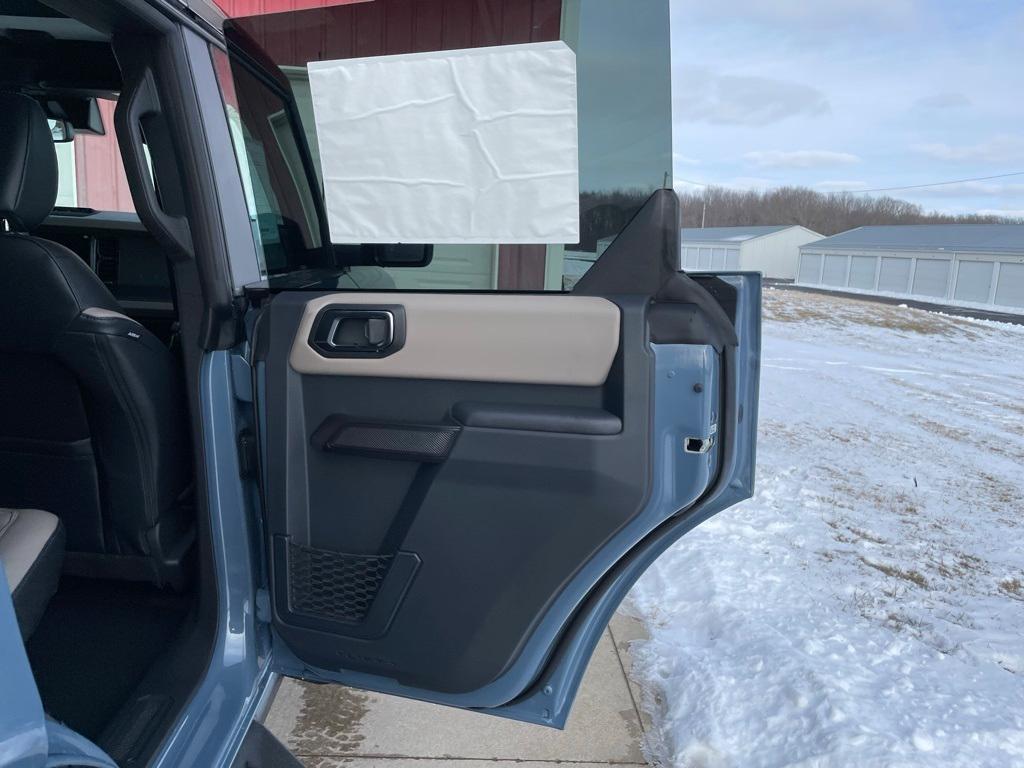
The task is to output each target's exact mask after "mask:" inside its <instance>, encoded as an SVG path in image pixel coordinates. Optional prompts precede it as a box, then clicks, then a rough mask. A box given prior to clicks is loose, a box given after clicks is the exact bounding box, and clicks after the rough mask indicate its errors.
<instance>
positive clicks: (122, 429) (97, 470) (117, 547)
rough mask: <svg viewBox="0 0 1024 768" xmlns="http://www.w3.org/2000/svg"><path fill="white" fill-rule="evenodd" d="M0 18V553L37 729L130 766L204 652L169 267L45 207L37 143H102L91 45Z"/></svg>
mask: <svg viewBox="0 0 1024 768" xmlns="http://www.w3.org/2000/svg"><path fill="white" fill-rule="evenodd" d="M4 7H5V9H9V10H5V11H4V12H3V13H4V15H2V16H0V60H2V61H3V66H2V67H0V220H2V232H0V319H2V321H0V558H2V560H3V562H4V564H5V566H6V572H7V578H8V581H9V584H10V588H11V593H12V597H13V602H14V606H15V613H16V615H17V618H18V621H19V626H20V629H21V632H22V635H23V637H24V639H25V641H26V648H27V651H28V656H29V660H30V663H31V665H32V668H33V673H34V675H35V679H36V683H37V686H38V689H39V692H40V696H41V699H42V702H43V705H44V708H45V710H46V713H47V715H48V716H49V717H51V718H53V719H55V720H58V721H60V722H63V723H64V724H66V725H67V726H69V727H70V728H72V729H74V730H75V731H77V732H79V733H80V734H82V735H83V736H85V737H87V738H89V739H91V740H93V741H94V742H96V743H97V744H98V745H99V746H101V747H102V748H104V749H105V750H107V751H108V753H109V754H110V755H111V756H112V757H114V759H115V760H117V761H118V762H119V764H128V763H131V762H134V761H142V762H145V757H146V755H147V754H149V753H150V752H151V751H152V750H153V749H154V747H155V745H156V744H158V743H159V738H160V736H161V733H162V732H163V730H164V728H163V727H164V726H166V725H167V724H168V723H170V722H173V718H174V716H175V715H176V712H177V711H178V709H179V708H180V706H181V705H182V704H183V702H184V701H185V700H186V699H187V695H188V692H189V690H190V689H191V686H192V685H193V684H194V682H195V680H196V679H198V675H199V672H200V671H201V669H202V667H203V665H204V664H205V663H206V659H207V656H206V654H205V653H204V648H203V643H204V642H208V637H209V633H208V632H206V631H204V628H203V626H202V621H201V612H200V610H199V601H198V599H197V595H198V590H197V582H198V579H197V573H198V567H197V550H198V548H197V514H196V499H195V487H196V483H195V470H194V461H193V454H194V451H193V447H192V439H193V437H192V434H191V427H190V425H191V420H190V414H189V411H190V408H189V403H188V397H187V396H186V388H187V385H186V377H185V374H184V368H183V355H182V349H181V342H180V326H179V322H178V315H177V308H176V297H175V290H174V279H173V270H172V269H171V266H170V262H169V260H168V254H167V253H166V251H165V249H164V248H163V247H162V246H161V245H160V244H159V243H158V241H157V240H156V239H155V238H154V237H153V236H152V235H151V234H150V233H149V232H148V231H147V230H146V228H145V227H144V226H143V224H142V223H141V222H140V219H139V217H138V216H137V215H135V214H134V213H132V212H124V211H122V212H105V211H98V210H92V209H89V208H87V207H56V206H55V201H56V198H57V194H58V183H59V178H58V177H59V174H60V173H63V172H65V171H67V169H66V168H61V169H60V171H59V170H58V159H57V153H56V145H55V137H57V136H58V134H61V133H62V134H65V136H63V137H62V138H66V134H67V133H71V134H78V135H82V136H88V135H94V134H97V133H103V132H111V131H113V130H114V126H113V125H112V124H110V123H112V122H113V121H107V124H104V123H103V121H102V120H101V119H100V115H99V110H98V109H97V103H98V102H97V101H96V100H97V99H108V100H112V99H116V98H117V95H118V93H119V91H120V90H121V87H122V83H121V73H120V69H119V66H118V60H117V59H116V58H115V55H114V50H113V48H112V45H111V37H110V34H109V33H108V32H105V31H104V30H103V29H102V27H101V28H96V27H94V26H90V24H88V23H84V22H83V21H81V20H78V19H76V18H72V17H71V16H69V15H68V14H66V13H62V12H61V11H58V10H55V9H54V8H52V7H50V6H48V5H44V4H42V3H37V2H34V1H32V0H19V1H18V2H14V3H5V6H4ZM151 149H152V148H151ZM79 171H80V172H81V169H79ZM158 191H159V190H158ZM136 193H137V190H134V189H133V190H132V195H133V196H134V195H136Z"/></svg>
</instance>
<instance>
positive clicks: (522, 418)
mask: <svg viewBox="0 0 1024 768" xmlns="http://www.w3.org/2000/svg"><path fill="white" fill-rule="evenodd" d="M452 418H454V419H455V420H456V421H457V422H459V423H460V424H462V425H463V426H466V427H479V428H483V429H517V430H528V431H533V432H560V433H563V434H573V435H617V434H619V433H620V432H621V431H622V419H620V418H619V417H618V416H616V415H615V414H613V413H608V411H605V410H602V409H601V408H585V407H582V406H571V405H521V404H517V403H456V404H455V406H454V407H453V408H452Z"/></svg>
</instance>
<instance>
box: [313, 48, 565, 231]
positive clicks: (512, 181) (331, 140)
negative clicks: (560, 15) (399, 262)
mask: <svg viewBox="0 0 1024 768" xmlns="http://www.w3.org/2000/svg"><path fill="white" fill-rule="evenodd" d="M308 69H309V84H310V89H311V92H312V100H313V112H314V116H315V121H316V131H317V141H318V143H319V146H320V164H321V168H322V171H323V183H324V192H325V196H326V200H327V216H328V221H329V223H330V230H331V240H332V241H333V242H335V243H551V244H557V243H575V242H578V241H579V158H578V156H579V151H578V139H577V130H576V117H577V116H576V56H575V54H574V53H573V51H572V50H571V49H570V48H569V47H568V46H567V45H565V43H562V42H558V41H556V42H547V43H528V44H525V45H509V46H500V47H494V48H471V49H467V50H460V51H438V52H429V53H414V54H402V55H397V56H378V57H372V58H363V59H342V60H338V61H322V62H310V64H309V65H308Z"/></svg>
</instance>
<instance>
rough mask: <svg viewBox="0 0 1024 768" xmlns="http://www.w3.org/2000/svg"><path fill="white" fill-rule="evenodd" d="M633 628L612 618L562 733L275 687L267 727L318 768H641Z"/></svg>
mask: <svg viewBox="0 0 1024 768" xmlns="http://www.w3.org/2000/svg"><path fill="white" fill-rule="evenodd" d="M639 637H642V627H641V625H640V624H639V622H637V621H635V620H634V619H630V618H628V617H626V616H622V615H619V614H616V616H615V618H614V619H613V620H612V622H611V625H610V626H609V628H608V630H606V631H605V633H604V635H603V636H602V638H601V642H600V643H599V644H598V646H597V648H596V649H595V651H594V656H593V658H592V659H591V662H590V667H589V668H588V669H587V674H586V677H585V678H584V679H583V685H582V687H581V688H580V692H579V696H577V698H576V704H575V706H574V707H573V712H572V715H571V716H570V718H569V723H568V725H567V726H566V728H565V730H564V731H556V730H553V729H550V728H541V727H539V726H534V725H527V724H525V723H518V722H514V721H511V720H505V719H503V718H498V717H491V716H488V715H481V714H478V713H474V712H465V711H462V710H457V709H451V708H448V707H440V706H436V705H431V704H424V703H422V702H418V701H409V700H406V699H400V698H396V697H393V696H382V695H379V694H374V693H364V692H362V691H356V690H353V689H351V688H343V687H341V686H336V685H310V684H306V683H302V682H296V681H293V680H286V681H284V682H283V683H282V684H281V688H280V690H279V691H278V694H277V698H276V699H275V700H274V703H273V706H272V707H271V710H270V714H269V715H268V717H267V720H266V725H267V727H268V728H269V729H270V730H271V731H272V732H273V733H274V735H276V736H277V737H278V738H279V739H280V740H281V741H282V742H283V743H284V744H285V745H286V746H287V747H288V748H289V749H290V750H291V751H292V752H293V753H294V754H295V755H296V756H298V757H299V759H300V760H302V762H303V763H304V764H305V765H307V766H311V767H312V766H315V767H316V768H335V766H352V767H353V768H441V766H455V767H456V768H458V767H459V766H464V768H487V767H488V766H498V767H501V768H504V767H505V766H511V765H517V766H519V767H520V768H544V767H545V766H550V765H553V764H558V763H562V764H569V765H572V766H573V768H591V767H596V766H602V767H603V768H607V766H644V765H647V763H646V762H645V761H644V756H643V751H642V748H641V745H642V743H643V740H644V738H645V733H646V726H647V724H646V721H645V719H644V717H643V716H642V715H641V712H640V708H639V706H638V703H639V691H638V690H637V689H636V687H635V685H634V684H633V683H632V681H631V680H630V679H629V666H630V661H629V654H628V645H629V643H630V641H632V640H635V639H637V638H639Z"/></svg>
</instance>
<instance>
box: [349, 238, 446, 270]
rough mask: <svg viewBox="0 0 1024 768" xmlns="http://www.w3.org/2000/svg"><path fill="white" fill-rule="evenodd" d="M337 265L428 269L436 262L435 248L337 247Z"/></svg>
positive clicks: (400, 245)
mask: <svg viewBox="0 0 1024 768" xmlns="http://www.w3.org/2000/svg"><path fill="white" fill-rule="evenodd" d="M334 257H335V261H336V263H338V264H339V265H341V266H346V267H426V266H428V265H429V264H430V262H431V261H433V260H434V246H433V245H422V244H409V243H363V244H362V245H335V246H334Z"/></svg>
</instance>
